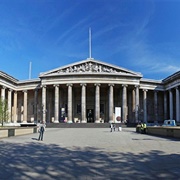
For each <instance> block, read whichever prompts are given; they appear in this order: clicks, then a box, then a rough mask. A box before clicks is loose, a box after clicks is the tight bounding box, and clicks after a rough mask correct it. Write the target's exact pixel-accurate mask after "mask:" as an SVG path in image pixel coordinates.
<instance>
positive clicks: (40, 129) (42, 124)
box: [38, 121, 46, 141]
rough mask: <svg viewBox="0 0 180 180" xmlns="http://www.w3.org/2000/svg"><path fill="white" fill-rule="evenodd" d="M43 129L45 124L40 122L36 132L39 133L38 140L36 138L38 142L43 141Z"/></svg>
mask: <svg viewBox="0 0 180 180" xmlns="http://www.w3.org/2000/svg"><path fill="white" fill-rule="evenodd" d="M45 128H46V124H45V122H44V121H42V122H41V123H40V124H39V129H38V132H39V138H38V141H40V140H41V141H43V135H44V131H45Z"/></svg>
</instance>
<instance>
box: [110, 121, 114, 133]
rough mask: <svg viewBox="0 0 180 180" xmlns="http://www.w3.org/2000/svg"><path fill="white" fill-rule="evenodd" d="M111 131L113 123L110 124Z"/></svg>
mask: <svg viewBox="0 0 180 180" xmlns="http://www.w3.org/2000/svg"><path fill="white" fill-rule="evenodd" d="M110 128H111V132H112V130H113V123H111V124H110Z"/></svg>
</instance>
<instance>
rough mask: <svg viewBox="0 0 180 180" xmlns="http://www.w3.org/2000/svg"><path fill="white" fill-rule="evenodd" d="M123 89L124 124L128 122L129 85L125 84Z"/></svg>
mask: <svg viewBox="0 0 180 180" xmlns="http://www.w3.org/2000/svg"><path fill="white" fill-rule="evenodd" d="M122 87H123V94H122V96H123V98H122V106H123V109H122V113H123V114H122V120H123V122H126V121H127V85H126V84H123V85H122Z"/></svg>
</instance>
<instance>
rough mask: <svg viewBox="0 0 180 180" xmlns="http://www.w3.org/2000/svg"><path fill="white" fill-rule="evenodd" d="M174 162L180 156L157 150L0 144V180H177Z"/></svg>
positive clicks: (37, 143)
mask: <svg viewBox="0 0 180 180" xmlns="http://www.w3.org/2000/svg"><path fill="white" fill-rule="evenodd" d="M175 162H180V155H179V154H169V155H166V154H164V153H163V152H162V151H156V150H152V151H149V152H147V153H139V154H138V155H137V154H133V152H132V153H121V152H119V153H117V152H115V153H107V152H105V151H103V149H98V148H92V147H85V148H78V147H73V148H71V149H67V148H63V147H60V146H59V145H56V144H48V145H47V144H44V143H43V142H31V143H25V144H20V143H7V142H3V141H1V142H0V179H11V180H15V179H17V180H21V179H32V180H35V179H37V178H38V179H43V180H44V179H48V180H49V179H77V180H80V179H82V180H86V179H112V180H116V179H157V178H158V179H164V178H166V179H177V177H179V168H180V164H178V163H177V165H176V167H175V166H174V165H175ZM169 165H172V167H173V168H172V167H171V166H169ZM169 167H170V169H169Z"/></svg>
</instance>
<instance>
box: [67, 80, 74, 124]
mask: <svg viewBox="0 0 180 180" xmlns="http://www.w3.org/2000/svg"><path fill="white" fill-rule="evenodd" d="M67 86H68V123H72V122H73V121H72V86H73V85H72V84H67Z"/></svg>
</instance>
